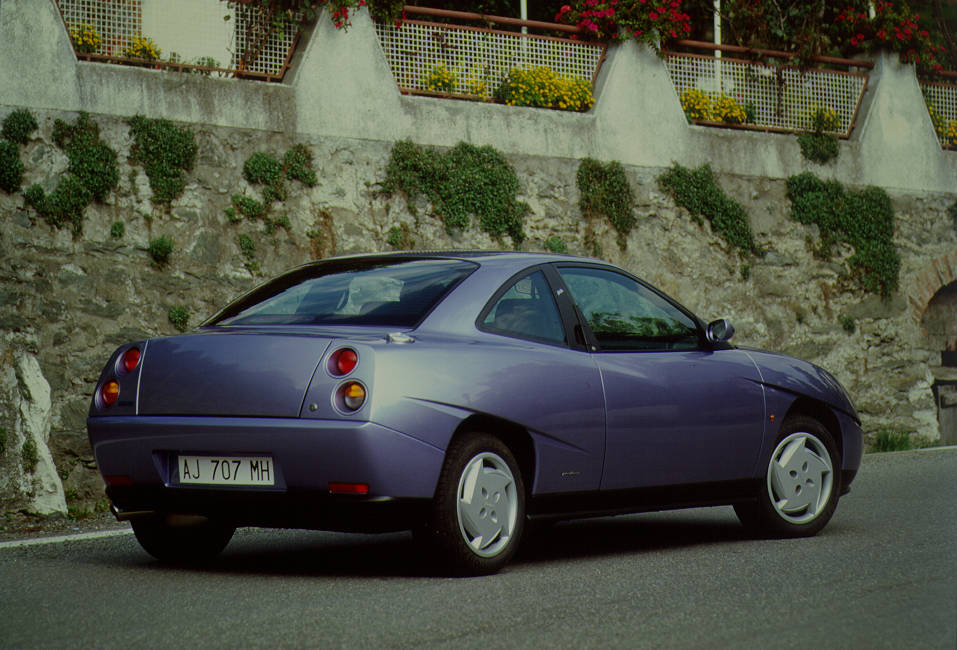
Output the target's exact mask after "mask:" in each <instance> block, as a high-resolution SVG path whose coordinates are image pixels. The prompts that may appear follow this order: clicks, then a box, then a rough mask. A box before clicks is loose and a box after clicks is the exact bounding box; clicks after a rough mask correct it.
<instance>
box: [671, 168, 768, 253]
mask: <svg viewBox="0 0 957 650" xmlns="http://www.w3.org/2000/svg"><path fill="white" fill-rule="evenodd" d="M658 185H659V186H660V187H661V189H662V190H663V191H665V192H667V193H668V194H670V195H671V197H672V198H673V199H674V201H675V203H677V204H678V205H680V206H682V207H683V208H686V209H687V210H688V212H690V213H691V218H692V219H694V220H695V222H697V223H699V224H701V223H703V219H707V220H708V221H709V222H710V223H711V228H712V230H714V231H715V232H716V233H718V234H720V235H721V236H722V237H723V238H724V239H725V241H727V242H728V243H729V244H731V245H732V246H734V247H736V248H737V249H738V250H739V251H740V252H741V253H742V254H746V255H752V254H757V253H758V252H759V250H758V247H757V245H756V244H755V243H754V233H753V232H752V231H751V224H750V223H749V221H748V213H747V211H746V210H745V209H744V206H742V205H741V204H740V203H738V202H737V201H735V200H734V199H732V198H731V197H729V196H728V195H727V194H725V193H724V190H722V189H721V186H720V185H718V180H717V178H715V175H714V171H713V170H712V169H711V166H710V165H702V166H701V167H698V168H697V169H688V168H687V167H682V166H681V165H679V164H677V163H675V164H674V166H673V167H672V168H671V169H669V170H668V171H666V172H665V173H664V174H662V175H661V176H659V177H658Z"/></svg>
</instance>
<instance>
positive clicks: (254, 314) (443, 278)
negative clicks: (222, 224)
mask: <svg viewBox="0 0 957 650" xmlns="http://www.w3.org/2000/svg"><path fill="white" fill-rule="evenodd" d="M476 268H478V265H477V264H475V263H473V262H466V261H462V260H450V259H408V258H402V259H394V258H393V259H381V258H380V259H359V260H331V261H329V262H321V263H318V264H314V265H309V266H305V267H300V268H298V269H294V270H292V271H290V272H289V273H286V274H285V275H281V276H279V277H278V278H276V279H275V280H272V281H271V282H269V283H267V284H264V285H263V286H261V287H259V288H258V289H255V290H253V291H252V292H251V293H249V294H246V295H245V296H243V297H242V298H240V299H239V300H237V301H236V302H234V303H232V304H231V305H229V306H228V307H226V308H225V309H224V310H223V311H221V312H220V313H219V314H217V315H216V316H214V317H213V318H212V319H210V320H209V321H208V322H207V323H205V325H207V326H210V325H220V326H225V325H388V326H397V327H414V326H416V325H417V324H418V323H419V322H420V321H421V320H422V319H423V318H425V316H426V315H427V314H428V313H429V312H430V311H431V310H432V308H433V307H434V306H435V305H436V304H438V302H439V301H440V300H442V298H443V297H445V295H446V294H447V293H448V292H449V291H451V290H452V289H453V288H454V287H455V286H456V285H457V284H458V283H459V282H461V281H462V280H463V279H465V277H466V276H468V275H469V274H470V273H471V272H472V271H474V270H475V269H476Z"/></svg>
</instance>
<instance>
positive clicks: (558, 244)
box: [545, 235, 568, 255]
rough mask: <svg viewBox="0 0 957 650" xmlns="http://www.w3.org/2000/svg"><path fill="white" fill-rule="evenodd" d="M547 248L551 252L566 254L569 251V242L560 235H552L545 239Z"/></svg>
mask: <svg viewBox="0 0 957 650" xmlns="http://www.w3.org/2000/svg"><path fill="white" fill-rule="evenodd" d="M545 250H547V251H548V252H549V253H558V254H561V255H564V254H565V253H567V252H568V244H566V243H565V240H563V239H562V238H561V237H559V236H558V235H552V236H551V237H549V238H548V239H546V240H545Z"/></svg>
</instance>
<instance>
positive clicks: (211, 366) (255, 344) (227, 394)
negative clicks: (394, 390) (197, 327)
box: [137, 331, 331, 417]
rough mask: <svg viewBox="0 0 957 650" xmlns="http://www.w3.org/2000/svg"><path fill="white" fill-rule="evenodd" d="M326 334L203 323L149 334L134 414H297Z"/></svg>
mask: <svg viewBox="0 0 957 650" xmlns="http://www.w3.org/2000/svg"><path fill="white" fill-rule="evenodd" d="M330 341H331V337H329V336H323V335H316V334H314V333H290V332H269V333H265V332H251V331H238V332H237V331H205V332H199V333H195V334H187V335H184V336H175V337H170V338H160V339H152V340H151V341H149V344H148V346H147V347H146V354H145V358H144V360H143V362H142V370H141V376H140V385H139V391H138V409H137V412H138V413H139V414H140V415H209V416H250V417H298V416H299V411H300V408H301V406H302V400H303V395H304V394H305V392H306V389H307V388H308V387H309V381H310V379H311V378H312V375H313V373H314V371H315V369H316V364H318V363H319V360H320V359H321V358H322V356H323V354H324V353H325V351H326V349H327V348H328V347H329V344H330Z"/></svg>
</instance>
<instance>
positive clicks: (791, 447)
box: [734, 416, 841, 537]
mask: <svg viewBox="0 0 957 650" xmlns="http://www.w3.org/2000/svg"><path fill="white" fill-rule="evenodd" d="M840 493H841V471H840V456H839V455H838V453H837V448H836V446H835V444H834V439H833V437H832V436H831V433H830V432H829V431H828V430H827V428H825V427H824V425H822V424H821V423H820V422H818V421H817V420H815V419H813V418H809V417H805V416H796V417H792V418H788V419H787V420H786V421H785V422H784V423H783V424H782V425H781V432H780V434H779V436H778V440H777V443H776V444H775V447H774V451H773V452H772V454H771V460H770V461H769V462H768V466H767V468H766V470H765V476H764V480H763V481H762V484H761V487H760V488H759V490H758V498H757V501H756V502H751V503H741V504H736V505H735V506H734V509H735V512H736V513H737V515H738V518H739V519H740V520H741V523H742V524H744V525H745V526H746V527H748V528H750V529H752V530H754V531H755V532H758V533H761V534H766V535H771V536H775V537H807V536H810V535H815V534H817V533H818V531H820V530H821V529H822V528H824V526H825V525H826V524H827V522H828V521H829V520H830V519H831V516H832V515H833V514H834V510H835V508H837V499H838V496H839V495H840Z"/></svg>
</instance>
